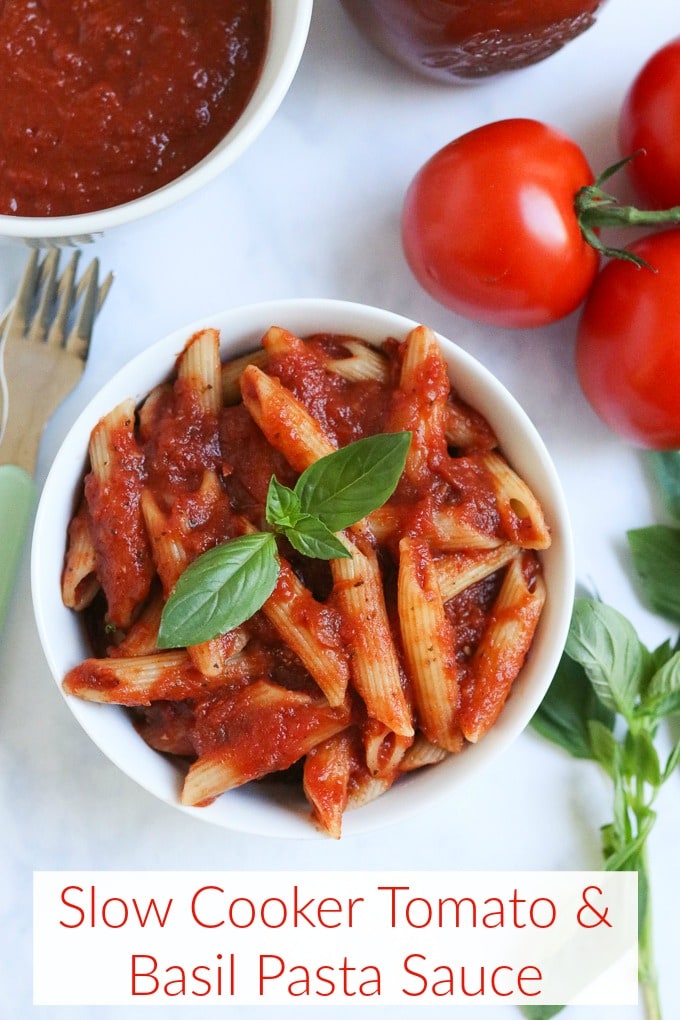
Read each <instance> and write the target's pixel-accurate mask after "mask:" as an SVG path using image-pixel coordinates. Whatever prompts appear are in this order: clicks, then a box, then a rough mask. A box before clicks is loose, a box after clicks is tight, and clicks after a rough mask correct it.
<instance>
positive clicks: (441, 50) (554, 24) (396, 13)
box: [342, 0, 602, 82]
mask: <svg viewBox="0 0 680 1020" xmlns="http://www.w3.org/2000/svg"><path fill="white" fill-rule="evenodd" d="M601 2H602V0H342V3H343V5H344V7H345V8H346V10H347V11H348V13H349V14H350V16H351V17H352V18H353V20H354V21H355V22H356V23H357V25H359V27H360V28H361V29H362V30H363V31H364V32H365V33H366V35H367V36H368V38H369V39H371V40H372V41H373V43H374V44H375V45H376V46H377V47H378V48H379V49H381V50H382V51H383V52H384V53H386V54H388V56H391V57H394V58H396V59H397V60H399V61H400V62H401V63H402V64H405V65H406V66H407V67H409V68H410V69H411V70H414V71H417V72H419V73H420V74H423V75H426V76H427V77H429V78H435V79H438V80H440V81H446V82H459V81H465V80H468V79H474V78H483V77H487V76H488V75H492V74H497V73H498V72H500V71H509V70H512V69H514V68H518V67H525V66H526V65H528V64H534V63H537V62H538V61H539V60H543V59H544V58H545V57H548V56H550V54H551V53H554V52H555V51H556V50H558V49H560V47H561V46H564V44H565V43H567V42H569V40H570V39H573V38H574V37H575V36H577V35H579V34H580V33H581V32H584V31H585V30H586V29H587V28H589V27H590V26H591V25H592V24H593V22H594V20H595V13H596V11H597V8H598V7H599V6H600V5H601Z"/></svg>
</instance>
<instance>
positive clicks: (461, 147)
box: [402, 118, 598, 327]
mask: <svg viewBox="0 0 680 1020" xmlns="http://www.w3.org/2000/svg"><path fill="white" fill-rule="evenodd" d="M592 182H593V174H592V171H591V169H590V167H589V165H588V162H587V160H586V158H585V156H584V154H583V152H582V151H581V149H580V148H579V146H578V145H576V143H575V142H573V141H572V140H571V139H570V138H568V137H567V136H566V135H564V134H562V133H561V132H559V131H557V130H555V129H554V128H551V127H549V126H547V125H545V124H541V123H539V122H538V121H535V120H528V119H521V118H514V119H510V120H503V121H496V122H494V123H492V124H487V125H485V126H483V127H480V128H476V129H475V130H473V131H470V132H468V133H467V134H465V135H462V136H461V137H460V138H458V139H456V140H455V141H453V142H451V143H450V144H448V145H446V146H445V147H444V148H443V149H440V150H439V152H437V153H435V155H434V156H432V157H431V158H430V159H429V160H428V161H427V163H425V165H424V166H423V167H422V168H421V169H420V171H419V172H418V173H417V174H416V176H415V177H414V179H413V181H412V182H411V185H410V187H409V188H408V191H407V194H406V198H405V202H404V208H403V215H402V241H403V246H404V252H405V255H406V258H407V261H408V263H409V265H410V267H411V270H412V271H413V273H414V275H415V277H416V278H417V280H418V281H419V282H420V283H421V284H422V286H423V287H424V288H425V290H427V291H428V292H429V293H430V294H431V295H432V296H433V297H434V298H436V299H437V300H438V301H440V302H441V303H442V304H444V305H446V306H447V307H449V308H451V309H453V310H454V311H456V312H459V313H461V314H462V315H467V316H469V317H470V318H473V319H479V320H481V321H483V322H488V323H492V324H495V325H500V326H509V327H532V326H542V325H546V324H548V323H551V322H555V321H557V320H558V319H561V318H563V317H564V316H566V315H568V314H569V313H570V312H572V311H574V309H575V308H577V307H578V306H579V305H580V304H581V302H582V301H583V299H584V297H585V295H586V293H587V292H588V290H589V288H590V286H591V284H592V282H593V280H594V278H595V274H596V272H597V268H598V255H597V253H596V252H595V251H594V250H593V248H592V247H591V245H590V244H588V242H587V241H586V239H585V238H584V236H583V233H582V231H581V228H580V226H579V222H578V219H577V216H576V214H575V211H574V198H575V195H576V193H577V192H578V191H579V189H581V188H583V187H584V186H587V185H590V184H592Z"/></svg>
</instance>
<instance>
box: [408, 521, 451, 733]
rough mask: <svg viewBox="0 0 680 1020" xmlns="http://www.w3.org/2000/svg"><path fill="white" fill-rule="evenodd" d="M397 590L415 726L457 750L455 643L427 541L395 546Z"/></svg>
mask: <svg viewBox="0 0 680 1020" xmlns="http://www.w3.org/2000/svg"><path fill="white" fill-rule="evenodd" d="M397 591H398V599H399V621H400V624H401V636H402V642H403V645H404V655H405V657H406V662H407V665H408V669H409V676H410V678H411V683H412V685H413V697H414V701H415V708H416V715H417V719H418V725H419V728H420V730H421V731H422V732H423V733H424V735H425V736H426V737H427V738H428V740H431V741H432V742H433V743H435V744H438V745H439V746H440V747H443V748H445V750H447V751H460V750H461V748H462V746H463V738H462V735H461V731H460V726H459V724H458V720H457V714H458V670H457V666H456V661H455V656H454V645H455V642H454V638H453V634H452V632H451V625H450V623H449V621H448V620H447V618H446V615H445V613H444V603H443V601H442V597H441V592H440V590H439V585H438V582H437V573H436V570H435V568H434V566H433V564H432V558H431V554H430V551H429V548H428V546H427V544H426V543H424V542H422V541H417V540H414V539H409V538H403V539H402V540H401V542H400V543H399V579H398V582H397Z"/></svg>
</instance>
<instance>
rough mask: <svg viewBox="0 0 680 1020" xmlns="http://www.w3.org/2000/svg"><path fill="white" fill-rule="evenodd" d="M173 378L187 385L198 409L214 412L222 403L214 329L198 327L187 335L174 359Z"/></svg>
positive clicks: (220, 377) (216, 336)
mask: <svg viewBox="0 0 680 1020" xmlns="http://www.w3.org/2000/svg"><path fill="white" fill-rule="evenodd" d="M177 379H178V382H179V383H180V384H181V385H183V386H186V387H187V388H188V389H189V391H190V392H191V393H192V395H193V396H194V397H195V399H196V401H197V403H198V406H199V407H200V408H201V410H203V411H204V412H205V413H206V414H214V415H217V414H218V412H219V410H220V408H221V407H222V366H221V363H220V335H219V333H218V331H217V330H216V329H202V330H200V331H199V332H198V333H194V335H193V336H192V337H190V339H189V340H188V341H187V343H186V345H185V347H184V350H183V351H182V353H181V355H180V357H179V359H178V362H177Z"/></svg>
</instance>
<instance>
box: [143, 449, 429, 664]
mask: <svg viewBox="0 0 680 1020" xmlns="http://www.w3.org/2000/svg"><path fill="white" fill-rule="evenodd" d="M410 442H411V433H410V432H393V433H385V434H381V435H377V436H369V437H367V438H366V439H359V440H357V442H355V443H350V444H349V445H348V446H344V447H343V448H342V449H340V450H336V451H335V452H334V453H331V454H328V456H327V457H322V458H320V459H319V460H318V461H316V462H315V463H314V464H311V465H310V466H309V467H308V468H307V469H306V470H305V471H303V473H302V474H301V475H300V477H299V478H298V480H297V482H296V484H295V487H294V488H293V489H289V488H288V486H286V485H282V484H281V482H279V481H278V480H277V479H276V478H274V477H272V478H271V480H270V483H269V488H268V491H267V500H266V505H265V517H266V520H267V523H268V524H269V526H270V527H271V528H272V531H257V532H254V533H252V534H249V535H242V536H240V537H238V538H233V539H230V540H229V541H228V542H224V543H222V544H221V545H218V546H215V547H214V548H212V549H209V550H208V551H207V552H205V553H203V555H202V556H199V557H198V559H196V560H194V562H193V563H191V564H190V565H189V566H188V567H187V569H186V570H185V571H184V572H183V573H182V575H181V576H180V578H179V580H178V582H177V585H176V587H175V590H174V592H173V593H172V595H171V596H170V598H169V599H168V601H167V602H166V604H165V607H164V609H163V615H162V617H161V625H160V629H159V634H158V641H157V644H158V647H159V648H180V647H184V646H186V645H195V644H200V643H201V642H203V641H209V640H210V639H211V638H214V637H217V635H218V634H224V633H226V632H227V631H229V630H232V629H233V628H234V627H238V626H239V624H241V623H243V622H244V621H245V620H247V619H249V618H250V617H251V616H252V615H253V614H254V613H255V612H257V610H258V609H260V608H261V607H262V606H263V605H264V603H265V602H266V601H267V599H268V598H269V596H270V595H271V593H272V592H273V590H274V588H275V586H276V581H277V578H278V575H279V560H278V554H277V545H276V537H275V533H278V534H281V535H283V536H285V538H286V539H287V540H288V541H289V542H290V544H291V545H292V546H293V548H294V549H296V550H297V551H298V552H300V553H302V554H303V555H305V556H310V557H313V558H315V559H324V560H330V559H338V558H340V557H348V556H350V555H351V554H350V553H349V552H348V550H347V549H346V548H345V546H344V545H343V543H342V542H341V541H340V539H339V538H337V537H336V535H335V534H334V532H337V531H342V529H343V528H348V527H350V526H351V525H352V524H356V523H357V521H360V520H361V519H362V517H365V516H366V515H367V514H369V513H371V511H373V510H376V509H377V508H378V507H379V506H382V504H383V503H384V502H385V501H386V500H387V499H389V497H390V496H391V495H392V493H393V492H394V490H395V489H396V487H397V484H398V482H399V479H400V478H401V475H402V472H403V470H404V465H405V463H406V455H407V453H408V448H409V445H410Z"/></svg>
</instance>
